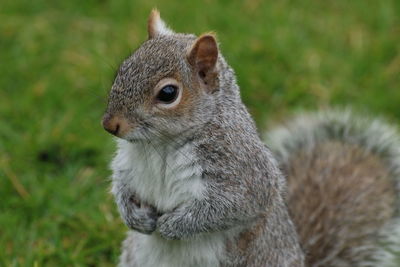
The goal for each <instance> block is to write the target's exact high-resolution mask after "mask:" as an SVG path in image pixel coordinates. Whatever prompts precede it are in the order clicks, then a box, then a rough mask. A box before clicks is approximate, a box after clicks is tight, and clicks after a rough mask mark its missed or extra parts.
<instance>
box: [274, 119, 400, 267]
mask: <svg viewBox="0 0 400 267" xmlns="http://www.w3.org/2000/svg"><path fill="white" fill-rule="evenodd" d="M268 143H269V144H270V147H271V148H272V150H273V152H274V154H275V156H276V157H277V159H278V161H279V163H280V166H281V168H282V170H283V172H284V173H285V175H286V177H287V183H288V194H287V202H288V207H289V211H290V214H291V216H292V219H293V221H294V223H295V225H296V227H297V231H298V233H299V237H300V241H301V245H302V247H303V249H304V251H305V252H306V263H307V266H398V265H399V264H400V261H399V259H398V258H397V259H396V255H395V253H396V251H397V253H398V252H399V251H400V219H399V211H398V207H399V205H398V204H399V196H400V195H399V192H400V191H399V181H400V145H399V144H400V141H399V138H398V135H397V132H396V130H395V129H393V128H391V127H389V126H388V125H386V124H385V123H383V122H381V121H379V120H369V119H366V118H361V117H356V116H353V115H352V114H351V112H337V111H327V112H323V113H318V114H303V115H301V116H298V117H297V118H296V119H294V120H293V121H291V122H289V123H288V124H287V125H286V126H285V127H282V128H279V129H277V130H275V131H272V132H271V133H270V135H269V136H268Z"/></svg>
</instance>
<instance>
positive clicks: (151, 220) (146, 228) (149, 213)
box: [120, 197, 159, 234]
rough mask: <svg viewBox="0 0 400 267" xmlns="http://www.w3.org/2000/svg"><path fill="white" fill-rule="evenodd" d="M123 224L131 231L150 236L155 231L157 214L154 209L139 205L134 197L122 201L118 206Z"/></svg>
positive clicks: (142, 204)
mask: <svg viewBox="0 0 400 267" xmlns="http://www.w3.org/2000/svg"><path fill="white" fill-rule="evenodd" d="M120 213H121V217H122V219H123V220H124V223H125V224H126V225H127V226H128V227H129V228H130V229H133V230H136V231H138V232H141V233H143V234H151V233H152V232H154V231H155V230H156V226H157V219H158V217H159V214H157V211H156V209H155V208H154V207H152V206H149V205H146V204H144V203H140V202H139V201H137V200H136V199H135V198H134V197H131V198H129V200H128V201H124V203H123V205H121V206H120Z"/></svg>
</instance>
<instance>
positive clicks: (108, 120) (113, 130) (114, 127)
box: [102, 114, 129, 137]
mask: <svg viewBox="0 0 400 267" xmlns="http://www.w3.org/2000/svg"><path fill="white" fill-rule="evenodd" d="M102 124H103V127H104V129H105V130H106V131H107V132H109V133H110V134H113V135H115V136H118V137H122V136H123V135H125V134H126V133H127V132H128V131H129V124H128V123H127V121H126V120H125V119H123V118H120V117H118V116H113V115H110V114H105V115H104V117H103V121H102Z"/></svg>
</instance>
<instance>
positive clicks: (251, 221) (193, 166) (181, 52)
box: [103, 10, 400, 266]
mask: <svg viewBox="0 0 400 267" xmlns="http://www.w3.org/2000/svg"><path fill="white" fill-rule="evenodd" d="M349 114H350V113H338V112H336V113H335V112H327V113H326V114H319V115H312V114H308V115H303V116H301V117H300V118H297V119H295V120H294V121H292V122H290V123H288V125H287V126H285V127H282V128H279V129H276V130H274V131H272V132H270V134H269V135H268V137H267V142H268V146H269V147H271V151H272V152H271V151H270V150H269V149H268V148H267V146H266V145H265V144H264V142H263V141H262V140H261V139H260V137H259V135H258V133H257V130H256V127H255V124H254V122H253V120H252V118H251V116H250V115H249V113H248V111H247V109H246V107H245V106H244V105H243V103H242V101H241V98H240V92H239V87H238V85H237V83H236V79H235V75H234V72H233V70H232V69H231V68H230V67H229V65H228V64H227V63H226V61H225V60H224V58H223V56H222V55H221V53H220V51H219V47H218V44H217V41H216V38H215V36H214V35H213V34H203V35H201V36H200V37H196V36H195V35H192V34H181V33H175V32H173V31H172V30H171V29H169V28H168V27H167V26H166V25H165V23H164V22H163V21H162V20H161V18H160V15H159V12H158V11H157V10H153V11H152V12H151V14H150V17H149V20H148V40H147V41H145V42H144V43H143V44H142V45H141V46H140V47H139V48H138V49H137V50H136V51H135V52H134V53H133V54H132V55H131V56H130V57H129V58H127V59H126V60H125V61H124V62H123V63H122V65H121V67H120V69H119V71H118V73H117V76H116V78H115V81H114V84H113V86H112V89H111V91H110V94H109V100H108V106H107V110H106V112H105V115H104V117H103V126H104V128H105V129H106V130H107V131H108V132H110V133H112V134H113V135H115V136H117V137H118V138H117V145H118V150H117V153H116V155H115V157H114V159H113V161H112V164H111V168H112V170H113V175H112V193H113V194H114V196H115V200H116V203H117V206H118V209H119V212H120V214H121V217H122V219H123V221H124V223H125V224H126V225H127V226H128V227H129V228H130V229H132V231H129V233H128V236H127V238H126V240H125V241H124V243H123V251H122V255H121V257H120V263H119V264H120V266H383V264H384V263H383V262H385V264H387V265H386V266H397V265H398V264H397V265H396V262H395V253H391V252H393V250H395V249H398V248H399V245H400V244H399V243H400V227H398V226H399V225H400V224H399V219H398V211H397V207H398V196H399V190H398V189H399V186H398V184H397V180H396V179H398V178H399V175H400V147H399V141H398V139H397V133H396V132H395V131H394V130H393V129H391V128H390V127H389V126H387V125H385V124H382V123H380V122H375V121H370V120H362V119H357V118H353V117H352V115H351V114H350V115H349ZM390 264H392V265H390Z"/></svg>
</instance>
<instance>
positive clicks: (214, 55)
mask: <svg viewBox="0 0 400 267" xmlns="http://www.w3.org/2000/svg"><path fill="white" fill-rule="evenodd" d="M217 59H218V45H217V41H216V40H215V37H214V35H212V34H204V35H202V36H200V37H199V38H197V40H196V41H195V43H194V45H193V46H192V48H191V49H190V51H189V55H188V61H189V63H190V64H191V65H192V66H193V67H194V68H195V70H196V71H197V72H198V74H199V76H200V78H201V79H203V81H204V82H205V83H206V84H207V83H208V81H210V78H215V74H216V71H215V65H216V63H217ZM211 74H214V75H211ZM210 76H211V77H210Z"/></svg>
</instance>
